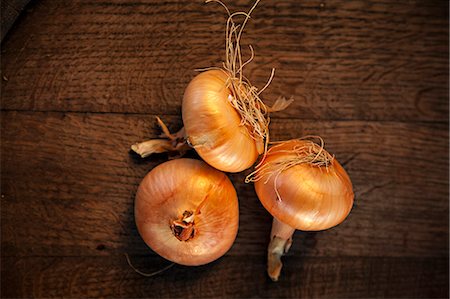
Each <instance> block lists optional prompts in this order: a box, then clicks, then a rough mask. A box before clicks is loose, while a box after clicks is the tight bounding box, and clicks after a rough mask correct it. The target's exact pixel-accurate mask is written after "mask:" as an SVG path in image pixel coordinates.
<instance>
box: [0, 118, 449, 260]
mask: <svg viewBox="0 0 450 299" xmlns="http://www.w3.org/2000/svg"><path fill="white" fill-rule="evenodd" d="M1 115H2V119H1V124H2V126H1V127H2V131H1V134H2V143H1V152H2V157H1V169H2V176H1V188H2V196H1V197H2V198H1V225H2V231H1V238H2V248H1V249H2V254H3V255H4V256H36V255H38V256H41V255H42V256H68V255H71V256H72V255H76V256H91V255H100V256H102V255H112V254H121V253H123V252H128V253H130V254H148V253H149V249H148V248H147V247H146V246H145V244H144V243H143V242H142V240H141V239H140V237H139V235H138V233H137V231H136V229H135V225H134V219H133V200H134V195H135V192H136V189H137V186H138V184H139V182H140V180H141V179H142V178H143V177H144V175H145V174H146V173H147V172H148V171H149V170H150V169H152V168H153V167H154V166H155V165H157V164H159V163H162V162H163V161H165V160H166V156H165V155H158V156H155V157H151V158H147V159H145V160H141V159H140V158H138V157H136V156H135V155H133V154H131V153H130V152H129V146H130V145H131V144H132V143H134V142H136V141H138V140H144V139H145V138H149V137H156V136H157V135H158V134H159V130H158V129H157V128H156V124H155V121H154V116H152V115H120V114H84V113H47V112H46V113H38V112H32V113H25V112H2V114H1ZM163 119H164V120H165V121H166V122H167V123H169V124H172V125H171V126H170V127H171V129H178V128H179V126H180V124H181V120H180V119H179V118H178V117H169V116H166V117H163ZM271 125H272V131H271V132H272V136H273V140H283V139H288V138H294V137H299V136H303V135H306V134H319V133H320V134H321V135H322V136H323V137H324V139H325V140H326V142H327V148H328V149H329V151H330V152H332V153H335V154H336V156H337V158H338V159H339V160H340V161H341V162H343V164H344V166H345V168H346V169H347V170H348V173H349V175H350V177H351V178H352V180H353V184H354V189H355V193H356V200H355V206H354V209H353V211H352V212H351V214H350V216H349V218H348V219H347V220H346V221H345V222H344V223H343V224H341V225H339V226H338V227H336V228H333V229H331V230H328V231H325V232H317V233H315V232H310V233H301V232H297V235H296V238H295V241H294V245H293V248H292V252H293V254H295V255H303V256H343V255H344V256H345V255H348V256H397V257H402V256H419V257H427V256H428V257H431V256H438V257H445V256H448V130H447V129H448V128H447V125H444V124H433V123H408V124H406V123H398V122H361V121H300V120H274V122H273V123H272V124H271ZM249 172H250V170H248V171H246V172H244V173H241V174H233V175H231V176H230V177H231V179H232V181H233V183H234V184H235V186H236V189H237V192H238V196H239V198H240V217H241V218H240V229H239V234H238V238H237V240H236V243H235V245H234V246H233V248H232V249H231V251H230V252H229V255H231V256H239V255H243V254H245V255H260V254H261V252H264V251H265V248H266V246H267V242H268V234H269V230H270V224H271V220H270V216H269V214H268V213H267V212H266V211H265V210H264V209H263V208H262V206H261V205H260V203H259V201H258V200H257V198H256V195H255V192H254V190H253V187H252V186H251V185H248V184H244V183H243V180H244V177H245V175H246V174H248V173H249Z"/></svg>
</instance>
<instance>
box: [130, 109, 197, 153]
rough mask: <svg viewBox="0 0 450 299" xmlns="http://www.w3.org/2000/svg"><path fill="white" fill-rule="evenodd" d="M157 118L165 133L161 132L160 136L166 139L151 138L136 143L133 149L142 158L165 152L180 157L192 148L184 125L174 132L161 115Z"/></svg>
mask: <svg viewBox="0 0 450 299" xmlns="http://www.w3.org/2000/svg"><path fill="white" fill-rule="evenodd" d="M156 120H157V121H158V124H159V126H160V127H161V129H162V131H163V134H161V135H160V137H163V138H164V139H151V140H147V141H144V142H138V143H135V144H133V145H132V146H131V149H132V150H133V151H134V152H136V153H137V154H138V155H140V156H141V157H142V158H145V157H148V156H150V155H151V154H160V153H165V152H169V153H175V155H174V158H178V157H181V156H183V155H184V154H185V153H186V152H187V151H188V150H190V149H191V146H190V145H189V143H188V140H187V136H186V132H185V130H184V127H183V128H181V130H179V131H178V132H177V133H175V134H172V133H170V131H169V129H168V128H167V126H166V125H165V124H164V122H163V121H162V120H161V119H160V118H159V117H156Z"/></svg>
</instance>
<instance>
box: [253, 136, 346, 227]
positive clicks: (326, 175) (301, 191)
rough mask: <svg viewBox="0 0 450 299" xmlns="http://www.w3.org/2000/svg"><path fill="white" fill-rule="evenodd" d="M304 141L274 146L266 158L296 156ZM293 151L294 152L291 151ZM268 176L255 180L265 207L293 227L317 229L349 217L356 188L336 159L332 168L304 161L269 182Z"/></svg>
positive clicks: (270, 160)
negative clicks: (295, 149)
mask: <svg viewBox="0 0 450 299" xmlns="http://www.w3.org/2000/svg"><path fill="white" fill-rule="evenodd" d="M302 142H305V141H302V140H289V141H286V142H284V143H283V144H282V145H281V146H277V147H276V148H274V149H273V150H272V151H271V152H270V153H269V154H268V155H267V157H266V160H265V161H264V164H265V163H270V162H274V161H277V159H281V158H282V157H286V155H295V153H293V148H294V147H295V146H296V145H300V144H301V143H302ZM290 152H292V153H290ZM266 179H267V176H266V175H264V176H263V177H262V179H260V180H259V181H257V182H255V189H256V193H257V194H258V197H259V199H260V201H261V203H262V204H263V206H264V207H265V208H266V209H267V211H269V213H270V214H272V216H274V217H275V218H277V219H278V220H279V221H281V222H283V223H285V224H287V225H289V226H291V227H292V228H295V229H299V230H305V231H317V230H324V229H328V228H331V227H333V226H336V225H338V224H339V223H341V222H342V221H344V219H345V218H346V217H347V215H348V214H349V213H350V210H351V208H352V205H353V198H354V194H353V188H352V183H351V181H350V178H349V177H348V175H347V173H346V172H345V170H344V168H342V166H341V165H340V164H339V162H338V161H337V160H336V159H333V161H332V162H331V165H329V166H328V171H327V169H326V168H325V167H317V166H312V165H311V164H300V165H296V166H293V167H291V168H288V169H286V170H284V171H283V172H281V173H280V174H279V176H278V179H277V190H278V192H279V194H280V197H281V200H279V199H278V198H277V194H276V191H275V187H274V180H275V176H272V177H271V179H270V180H269V181H267V183H265V181H266Z"/></svg>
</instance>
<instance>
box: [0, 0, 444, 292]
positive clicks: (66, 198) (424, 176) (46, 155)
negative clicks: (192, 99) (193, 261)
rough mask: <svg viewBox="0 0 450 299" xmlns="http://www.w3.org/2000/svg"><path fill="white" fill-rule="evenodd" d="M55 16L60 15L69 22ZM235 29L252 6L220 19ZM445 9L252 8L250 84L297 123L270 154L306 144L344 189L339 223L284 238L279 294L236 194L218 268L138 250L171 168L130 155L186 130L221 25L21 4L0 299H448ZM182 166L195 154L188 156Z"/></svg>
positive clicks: (215, 10) (135, 8) (184, 11)
mask: <svg viewBox="0 0 450 299" xmlns="http://www.w3.org/2000/svg"><path fill="white" fill-rule="evenodd" d="M66 2H67V3H66ZM226 3H227V5H228V6H229V8H230V9H231V10H232V11H236V10H248V9H249V7H250V6H251V3H250V2H249V1H241V0H239V1H234V2H231V1H226ZM448 6H449V4H448V1H437V0H435V1H406V0H405V1H384V0H376V1H375V0H374V1H346V0H345V1H344V0H341V1H340V0H336V1H328V0H327V1H320V0H318V1H314V0H311V1H306V0H305V1H303V0H302V1H294V0H283V1H263V2H262V3H260V4H259V5H258V7H257V9H256V10H255V12H254V15H253V18H252V20H251V22H250V23H249V24H248V27H247V28H246V31H245V35H244V39H243V43H244V44H248V43H251V44H252V45H253V46H254V48H255V52H256V57H255V59H254V62H253V63H252V64H250V65H249V66H248V68H247V69H246V73H247V76H248V77H249V78H250V79H251V80H252V82H253V84H255V85H256V86H257V87H262V86H263V85H264V84H265V82H266V80H267V78H268V76H269V74H270V70H271V68H272V67H275V68H276V75H275V78H274V80H273V82H272V84H271V85H270V87H269V88H268V89H267V91H266V92H264V94H263V95H264V99H266V101H267V102H268V103H269V104H270V103H273V101H274V99H275V98H276V97H278V96H279V95H285V96H288V97H289V96H293V97H294V98H295V103H294V104H293V105H292V106H291V107H289V108H288V109H287V110H286V111H283V112H279V113H276V114H273V115H272V123H271V127H270V128H271V134H272V140H285V139H289V138H296V137H300V136H303V135H307V134H315V135H317V134H319V135H321V136H322V137H323V138H324V139H325V141H326V147H327V149H328V150H329V151H330V152H332V153H334V154H335V155H336V157H337V159H338V160H339V161H341V162H342V163H343V165H344V167H345V168H346V170H347V171H348V173H349V175H350V177H351V178H352V181H353V184H354V191H355V196H356V197H355V204H354V207H353V210H352V212H351V214H350V216H349V217H348V218H347V220H346V221H345V222H344V223H342V224H341V225H339V226H338V227H335V228H333V229H330V230H327V231H323V232H296V234H295V239H294V245H293V247H292V249H291V251H290V253H289V254H288V256H286V257H285V258H284V260H285V267H284V269H283V272H282V277H281V279H280V281H279V282H278V283H273V282H271V281H270V279H268V277H267V276H266V273H265V256H266V252H265V251H266V246H267V244H268V239H269V231H270V225H271V217H270V215H269V214H268V213H267V212H266V211H265V210H264V209H263V208H262V206H261V205H260V203H259V201H258V199H257V198H256V195H255V192H254V189H253V186H252V185H250V184H245V183H244V182H243V179H244V177H245V175H246V174H248V173H249V172H250V171H251V170H250V169H249V170H247V171H245V172H244V173H241V174H230V178H231V180H232V181H233V183H234V184H235V186H236V189H237V191H238V195H239V198H240V214H241V218H240V228H239V233H238V237H237V239H236V242H235V244H234V246H233V247H232V249H231V250H230V251H229V252H228V253H227V254H226V255H225V256H224V257H222V258H221V259H219V260H217V261H215V262H213V263H211V264H208V265H205V266H201V267H184V266H179V265H176V266H174V267H173V268H171V269H170V270H167V271H166V272H164V273H162V274H160V275H159V276H156V277H153V278H146V277H142V276H140V275H139V274H137V273H135V272H134V271H133V270H132V269H131V268H130V267H129V266H128V264H127V262H126V259H125V257H124V253H128V254H129V255H130V257H131V259H132V261H133V263H134V264H135V265H136V266H137V267H138V268H139V269H141V270H143V271H147V272H151V271H155V270H157V269H160V268H162V267H164V266H165V265H167V264H168V262H167V261H165V260H164V259H162V258H160V257H159V256H157V255H156V254H155V253H153V252H152V251H151V250H150V249H149V248H148V247H147V246H146V245H145V244H144V242H143V241H142V239H141V238H140V236H139V234H138V233H137V230H136V227H135V224H134V215H133V201H134V196H135V193H136V189H137V186H138V184H139V182H140V181H141V179H142V178H143V177H144V175H145V174H146V173H147V172H148V171H149V170H151V169H152V168H153V167H155V166H156V165H158V164H160V163H162V162H163V161H165V160H166V158H167V156H166V155H163V154H161V155H157V156H154V157H151V158H147V159H144V160H141V159H140V158H139V157H137V156H136V155H134V154H133V153H131V152H130V151H129V148H130V145H131V144H133V143H134V142H136V141H140V140H144V139H147V138H152V137H153V138H154V137H156V136H157V135H158V134H159V133H160V130H159V129H158V127H157V125H156V122H155V116H156V115H159V116H161V117H162V118H163V120H164V121H166V122H167V123H169V124H170V128H171V129H172V130H176V129H179V128H180V127H181V126H182V123H181V115H180V105H181V99H182V96H183V91H184V88H185V87H186V86H187V84H188V83H189V81H190V80H191V79H192V78H193V76H195V74H196V71H195V69H197V68H204V67H210V66H220V65H221V62H222V61H223V59H224V23H225V14H224V11H223V9H222V8H220V7H219V6H218V5H215V4H208V5H205V4H202V2H201V1H181V0H169V1H144V0H138V1H116V0H109V1H94V0H91V1H64V2H63V1H52V0H41V1H35V2H32V4H31V5H29V6H28V7H27V9H26V10H25V12H24V13H23V14H22V16H21V17H20V18H19V20H18V21H17V22H16V24H15V25H14V27H13V28H12V29H11V31H10V32H9V33H8V35H7V36H6V38H5V39H4V40H3V42H2V45H1V51H2V62H1V66H2V70H1V72H2V73H1V75H2V78H3V79H2V80H1V81H2V82H1V86H2V96H1V100H2V103H1V107H2V112H1V116H2V117H1V257H2V262H1V291H2V297H134V298H135V297H172V298H200V297H211V298H212V297H214V298H217V297H233V298H237V297H245V298H248V297H293V298H299V297H308V298H309V297H328V298H329V297H409V298H411V297H447V296H448V291H449V287H448V279H449V275H448V262H449V260H448V250H449V248H448V243H449V238H448V226H449V216H448V213H449V204H448V195H449V192H448V188H449V184H448V180H449V175H448V170H449V168H448V163H449V160H448V150H449V146H448V141H449V139H448V137H449V136H448V125H449V122H448V121H449V119H448V104H449V102H448V87H449V84H448V80H449V74H448V64H449V58H448V54H449V52H448V47H449V46H448V45H449V37H448V33H449V32H448V25H449V19H448V8H449V7H448ZM191 155H192V154H191Z"/></svg>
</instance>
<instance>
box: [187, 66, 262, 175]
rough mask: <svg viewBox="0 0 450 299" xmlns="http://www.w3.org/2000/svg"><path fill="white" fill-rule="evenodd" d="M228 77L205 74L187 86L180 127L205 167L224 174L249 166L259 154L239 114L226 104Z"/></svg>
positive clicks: (211, 72)
mask: <svg viewBox="0 0 450 299" xmlns="http://www.w3.org/2000/svg"><path fill="white" fill-rule="evenodd" d="M227 80H228V75H227V74H226V72H225V71H222V70H208V71H205V72H203V73H200V74H199V75H197V76H196V77H195V78H194V79H192V81H191V82H190V83H189V85H188V87H187V88H186V91H185V93H184V97H183V105H182V114H183V123H184V127H185V130H186V135H187V136H188V139H189V142H190V144H191V145H192V146H193V147H194V148H195V150H196V151H197V153H198V154H199V155H200V157H202V159H203V160H205V162H206V163H208V164H209V165H211V166H213V167H215V168H217V169H219V170H222V171H226V172H240V171H243V170H245V169H247V168H249V167H250V166H252V165H253V164H254V163H255V161H256V159H257V158H258V156H259V154H260V153H261V145H262V141H259V142H257V141H256V140H255V139H254V138H253V137H252V136H251V135H250V133H249V130H248V128H247V127H246V126H243V125H241V117H240V115H239V113H238V112H237V111H236V110H235V109H234V108H233V106H232V105H231V104H230V103H229V97H230V96H232V93H231V91H230V89H229V88H227V87H226V82H227Z"/></svg>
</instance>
